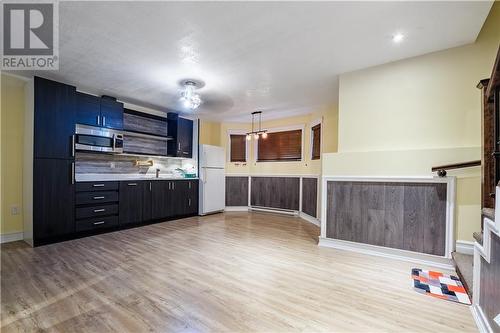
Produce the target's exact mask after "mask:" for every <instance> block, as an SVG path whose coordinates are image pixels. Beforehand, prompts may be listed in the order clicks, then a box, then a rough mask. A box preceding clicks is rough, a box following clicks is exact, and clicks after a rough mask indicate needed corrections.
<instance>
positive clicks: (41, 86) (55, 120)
mask: <svg viewBox="0 0 500 333" xmlns="http://www.w3.org/2000/svg"><path fill="white" fill-rule="evenodd" d="M34 103H35V105H34V110H35V115H34V118H35V119H34V121H35V124H34V157H35V158H61V159H72V158H73V153H72V152H73V145H72V136H73V134H74V133H75V120H76V111H75V110H76V88H75V87H72V86H68V85H66V84H62V83H59V82H55V81H50V80H46V79H42V78H39V77H35V91H34Z"/></svg>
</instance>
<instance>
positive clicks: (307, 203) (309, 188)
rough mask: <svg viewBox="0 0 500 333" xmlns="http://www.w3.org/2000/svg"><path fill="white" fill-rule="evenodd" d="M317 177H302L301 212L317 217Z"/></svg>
mask: <svg viewBox="0 0 500 333" xmlns="http://www.w3.org/2000/svg"><path fill="white" fill-rule="evenodd" d="M317 209H318V179H317V178H302V212H303V213H306V214H307V215H309V216H312V217H318V214H317Z"/></svg>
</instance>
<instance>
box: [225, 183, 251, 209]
mask: <svg viewBox="0 0 500 333" xmlns="http://www.w3.org/2000/svg"><path fill="white" fill-rule="evenodd" d="M226 206H228V207H230V206H233V207H234V206H248V177H232V176H231V177H226Z"/></svg>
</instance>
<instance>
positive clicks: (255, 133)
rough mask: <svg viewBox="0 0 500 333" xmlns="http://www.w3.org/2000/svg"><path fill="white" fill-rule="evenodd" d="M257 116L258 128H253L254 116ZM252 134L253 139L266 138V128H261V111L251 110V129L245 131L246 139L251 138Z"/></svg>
mask: <svg viewBox="0 0 500 333" xmlns="http://www.w3.org/2000/svg"><path fill="white" fill-rule="evenodd" d="M257 115H258V116H259V129H258V130H256V129H255V117H256V116H257ZM252 136H253V137H254V138H255V140H259V138H260V137H262V138H263V139H265V138H267V130H263V129H262V111H255V112H252V131H251V132H248V133H247V140H248V141H250V140H252Z"/></svg>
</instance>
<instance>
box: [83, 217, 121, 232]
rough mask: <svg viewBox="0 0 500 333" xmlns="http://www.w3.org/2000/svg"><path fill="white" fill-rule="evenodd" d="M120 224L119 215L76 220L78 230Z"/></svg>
mask: <svg viewBox="0 0 500 333" xmlns="http://www.w3.org/2000/svg"><path fill="white" fill-rule="evenodd" d="M117 225H118V216H105V217H97V218H92V219H86V220H79V221H76V231H86V230H94V229H102V228H109V227H114V226H117Z"/></svg>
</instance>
